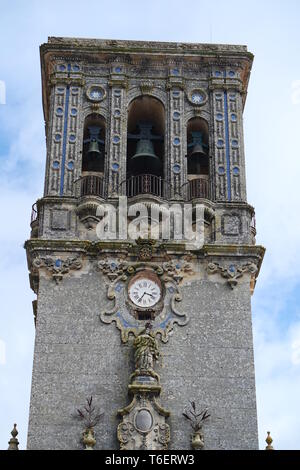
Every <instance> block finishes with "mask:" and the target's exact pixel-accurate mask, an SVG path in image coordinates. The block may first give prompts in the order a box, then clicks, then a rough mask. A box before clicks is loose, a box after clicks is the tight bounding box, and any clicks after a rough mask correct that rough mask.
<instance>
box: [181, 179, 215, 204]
mask: <svg viewBox="0 0 300 470" xmlns="http://www.w3.org/2000/svg"><path fill="white" fill-rule="evenodd" d="M184 192H185V198H186V199H187V200H188V201H190V200H191V199H197V198H205V199H209V182H208V181H207V180H206V179H204V178H196V179H193V180H190V181H188V182H187V183H186V184H185V185H184Z"/></svg>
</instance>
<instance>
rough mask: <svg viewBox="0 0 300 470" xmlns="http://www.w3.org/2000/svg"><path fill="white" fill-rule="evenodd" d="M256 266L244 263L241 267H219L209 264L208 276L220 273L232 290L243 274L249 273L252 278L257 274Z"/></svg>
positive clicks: (218, 265)
mask: <svg viewBox="0 0 300 470" xmlns="http://www.w3.org/2000/svg"><path fill="white" fill-rule="evenodd" d="M257 269H258V268H257V266H256V264H254V263H251V262H249V263H246V264H244V265H242V266H235V265H233V264H232V265H230V266H225V267H224V266H221V265H220V264H219V263H209V264H208V266H207V272H208V274H215V273H220V274H221V276H222V277H224V278H225V279H227V283H228V285H229V286H230V287H231V289H233V288H234V287H235V286H236V285H237V283H238V279H239V278H241V277H242V276H243V275H244V274H245V273H250V274H251V275H252V276H255V274H256V272H257Z"/></svg>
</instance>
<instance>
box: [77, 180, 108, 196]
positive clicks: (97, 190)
mask: <svg viewBox="0 0 300 470" xmlns="http://www.w3.org/2000/svg"><path fill="white" fill-rule="evenodd" d="M77 185H79V191H78V192H79V196H99V197H101V198H105V180H104V178H103V176H98V175H86V176H82V177H81V178H80V179H79V180H77Z"/></svg>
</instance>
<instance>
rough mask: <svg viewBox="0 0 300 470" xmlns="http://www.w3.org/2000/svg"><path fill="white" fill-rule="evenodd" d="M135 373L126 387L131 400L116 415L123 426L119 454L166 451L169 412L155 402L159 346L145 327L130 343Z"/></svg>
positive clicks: (158, 384)
mask: <svg viewBox="0 0 300 470" xmlns="http://www.w3.org/2000/svg"><path fill="white" fill-rule="evenodd" d="M133 346H134V349H135V367H136V369H135V372H134V373H133V374H132V375H131V377H130V384H129V386H128V389H129V392H130V393H131V394H133V399H132V401H131V403H130V405H128V406H127V407H125V408H123V409H122V410H119V411H118V414H119V415H121V416H122V418H123V419H122V422H121V423H120V424H119V426H118V430H117V436H118V440H119V442H120V449H121V450H165V449H167V448H168V443H169V440H170V428H169V425H168V424H167V423H166V422H165V420H166V418H167V417H168V416H169V412H168V411H166V410H165V409H163V408H162V407H161V406H160V405H159V403H158V402H157V395H159V394H160V391H161V386H160V379H159V375H158V374H157V373H155V371H154V369H153V367H154V362H155V361H156V360H157V358H158V356H159V350H158V344H157V341H156V339H155V337H154V336H153V332H152V331H151V325H150V324H147V325H146V327H145V328H144V330H143V331H142V332H141V333H140V334H139V335H138V336H137V338H136V339H135V340H134V343H133Z"/></svg>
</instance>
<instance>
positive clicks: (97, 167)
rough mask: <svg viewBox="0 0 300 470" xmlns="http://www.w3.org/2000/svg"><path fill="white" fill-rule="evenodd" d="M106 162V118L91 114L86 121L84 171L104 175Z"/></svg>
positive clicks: (83, 155) (83, 150)
mask: <svg viewBox="0 0 300 470" xmlns="http://www.w3.org/2000/svg"><path fill="white" fill-rule="evenodd" d="M104 162H105V119H104V118H103V117H102V116H100V115H99V114H90V115H89V116H87V117H86V118H85V121H84V132H83V148H82V173H83V175H84V174H85V173H97V174H99V175H101V174H102V175H103V173H104Z"/></svg>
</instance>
